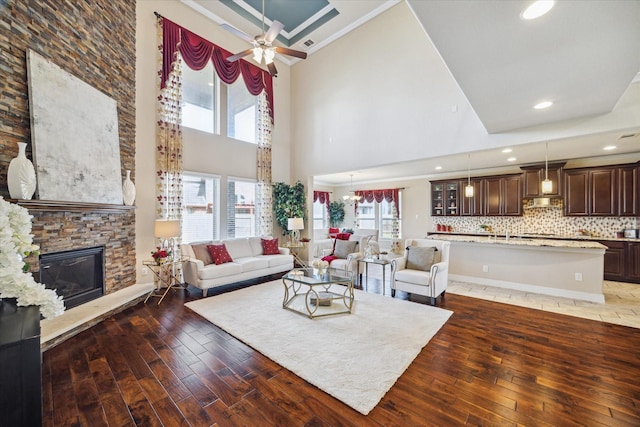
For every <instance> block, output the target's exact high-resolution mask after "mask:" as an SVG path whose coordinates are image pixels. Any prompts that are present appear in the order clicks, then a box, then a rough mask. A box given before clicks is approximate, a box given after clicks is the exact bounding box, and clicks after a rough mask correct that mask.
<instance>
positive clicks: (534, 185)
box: [520, 163, 564, 198]
mask: <svg viewBox="0 0 640 427" xmlns="http://www.w3.org/2000/svg"><path fill="white" fill-rule="evenodd" d="M563 165H564V163H563V164H562V165H558V164H554V165H549V173H548V176H549V180H550V181H551V184H552V191H551V193H547V194H543V193H542V181H544V179H545V175H546V170H545V167H544V166H539V165H538V166H522V167H520V169H522V171H523V172H522V188H523V194H522V197H524V198H533V197H559V196H561V195H562V166H563Z"/></svg>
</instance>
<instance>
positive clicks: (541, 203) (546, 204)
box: [529, 197, 551, 208]
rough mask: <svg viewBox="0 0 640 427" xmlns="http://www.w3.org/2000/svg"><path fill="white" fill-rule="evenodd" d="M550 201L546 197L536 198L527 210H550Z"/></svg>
mask: <svg viewBox="0 0 640 427" xmlns="http://www.w3.org/2000/svg"><path fill="white" fill-rule="evenodd" d="M550 207H551V199H550V198H548V197H536V198H534V199H533V204H532V205H531V206H529V208H550Z"/></svg>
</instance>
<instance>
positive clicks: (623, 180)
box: [618, 165, 640, 216]
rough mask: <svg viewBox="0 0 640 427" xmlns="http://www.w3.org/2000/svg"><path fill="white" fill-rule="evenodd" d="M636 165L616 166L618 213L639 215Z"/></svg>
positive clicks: (639, 181) (639, 190)
mask: <svg viewBox="0 0 640 427" xmlns="http://www.w3.org/2000/svg"><path fill="white" fill-rule="evenodd" d="M638 169H639V167H638V166H635V165H629V166H621V167H619V168H618V215H620V216H638V215H640V194H638V193H639V192H640V188H639V187H640V177H639V176H638Z"/></svg>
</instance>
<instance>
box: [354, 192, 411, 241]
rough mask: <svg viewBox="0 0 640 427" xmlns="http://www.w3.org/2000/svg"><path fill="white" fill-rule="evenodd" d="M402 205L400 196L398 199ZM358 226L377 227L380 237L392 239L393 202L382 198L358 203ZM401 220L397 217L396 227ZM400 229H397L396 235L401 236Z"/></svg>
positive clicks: (399, 225) (399, 224)
mask: <svg viewBox="0 0 640 427" xmlns="http://www.w3.org/2000/svg"><path fill="white" fill-rule="evenodd" d="M399 204H400V206H402V197H401V198H400V200H399ZM357 215H358V227H359V228H377V229H378V230H380V238H381V239H393V203H390V202H387V201H386V200H383V201H382V202H381V203H378V202H375V201H373V202H371V203H369V202H366V201H365V202H363V203H358V211H357ZM401 224H402V221H401V220H400V219H398V227H401ZM401 235H402V233H401V230H400V229H399V230H398V236H401Z"/></svg>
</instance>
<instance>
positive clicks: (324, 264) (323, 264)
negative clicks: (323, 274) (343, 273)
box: [311, 259, 329, 270]
mask: <svg viewBox="0 0 640 427" xmlns="http://www.w3.org/2000/svg"><path fill="white" fill-rule="evenodd" d="M311 266H312V267H313V268H317V269H318V270H325V269H327V268H329V262H328V261H323V260H321V259H316V260H314V261H313V262H312V263H311Z"/></svg>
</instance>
